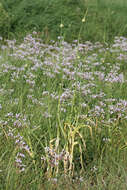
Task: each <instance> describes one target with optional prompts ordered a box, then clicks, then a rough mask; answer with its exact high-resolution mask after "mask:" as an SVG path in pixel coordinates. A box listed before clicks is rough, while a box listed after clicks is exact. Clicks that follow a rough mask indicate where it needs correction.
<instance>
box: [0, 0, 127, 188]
mask: <svg viewBox="0 0 127 190" xmlns="http://www.w3.org/2000/svg"><path fill="white" fill-rule="evenodd" d="M68 2H70V3H71V0H70V1H68ZM83 2H84V3H85V9H84V11H83V12H82V14H81V15H79V17H78V19H79V20H80V22H78V21H79V20H78V19H77V16H76V17H74V18H76V19H77V20H76V22H77V23H78V24H77V25H76V26H75V24H74V22H73V24H74V26H73V27H74V28H73V29H74V30H72V28H68V26H67V25H66V23H68V24H69V22H70V21H69V20H67V19H66V17H59V18H60V19H58V20H57V19H56V18H57V17H55V16H54V18H52V21H53V23H54V28H52V27H53V24H52V26H50V24H49V25H48V28H47V29H48V36H46V35H47V34H45V32H43V31H42V33H40V32H38V31H37V32H36V31H35V32H31V33H29V34H28V35H26V36H25V37H24V39H23V40H21V38H20V37H19V38H18V40H9V39H3V38H1V37H0V190H20V189H22V190H26V189H30V190H36V189H37V190H43V189H51V190H52V189H58V190H61V189H69V190H71V189H76V190H77V189H79V190H80V189H81V190H95V189H97V190H107V189H110V190H117V189H118V190H119V189H121V190H126V189H127V174H126V173H127V161H126V157H127V127H126V126H127V65H126V60H127V53H126V52H127V38H126V37H123V36H122V35H126V14H125V13H126V9H127V3H126V2H125V1H124V0H123V1H122V0H121V1H120V0H116V1H115V3H114V1H113V0H110V1H109V0H107V1H103V0H102V1H101V0H100V1H99V0H91V1H89V0H84V1H82V3H83ZM22 6H23V5H22ZM64 9H65V7H64ZM54 10H55V9H54ZM78 10H79V9H78ZM73 11H74V6H73ZM65 12H66V11H65V10H64V13H65ZM50 14H51V13H50ZM59 14H60V12H59ZM59 14H58V15H57V16H59ZM69 14H71V13H69ZM67 15H68V13H67ZM76 15H77V13H76ZM73 16H74V14H73V15H72V17H71V19H73ZM61 18H62V19H61ZM55 19H56V20H57V21H56V23H55V21H54V20H55ZM45 21H46V20H45ZM48 22H49V20H47V23H48ZM49 23H50V22H49ZM55 24H56V25H55ZM17 27H18V24H17ZM20 29H21V27H19V30H20ZM70 31H71V32H70ZM28 32H29V30H28V31H27V32H26V33H28ZM58 34H59V36H58ZM9 35H10V34H9ZM14 35H15V34H14ZM18 35H19V33H18ZM24 35H25V33H23V29H21V36H24ZM116 35H118V36H116ZM15 37H16V36H15ZM56 38H57V40H56V41H54V40H52V39H56ZM66 40H67V41H66ZM46 42H47V43H46ZM107 42H108V43H107Z"/></svg>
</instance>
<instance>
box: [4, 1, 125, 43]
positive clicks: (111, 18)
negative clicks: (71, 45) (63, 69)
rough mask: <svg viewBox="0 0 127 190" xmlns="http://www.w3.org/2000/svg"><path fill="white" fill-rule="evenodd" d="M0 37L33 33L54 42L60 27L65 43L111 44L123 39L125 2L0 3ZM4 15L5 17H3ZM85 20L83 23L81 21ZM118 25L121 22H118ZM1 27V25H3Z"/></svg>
mask: <svg viewBox="0 0 127 190" xmlns="http://www.w3.org/2000/svg"><path fill="white" fill-rule="evenodd" d="M0 2H1V5H0V7H1V9H2V7H3V10H2V14H1V15H0V26H1V25H4V24H5V23H6V24H5V26H4V27H3V28H2V29H1V30H0V35H5V36H7V35H8V36H9V37H14V35H17V36H18V38H19V37H20V36H22V35H24V34H26V33H28V32H30V31H32V30H33V28H34V29H36V30H37V31H39V32H40V34H41V36H42V37H43V38H44V39H46V40H49V39H51V38H52V39H57V36H59V35H60V33H61V29H60V27H59V26H60V24H61V22H62V23H63V25H64V27H63V28H62V32H63V34H64V36H65V40H66V41H72V39H77V36H78V35H79V33H80V38H81V39H82V40H92V41H102V42H105V41H111V40H113V38H114V36H116V35H121V36H124V35H126V31H127V14H126V10H127V2H126V1H125V0H121V1H119V0H115V1H114V0H111V1H109V0H106V1H104V0H101V1H99V0H91V1H88V0H50V1H48V0H37V1H35V0H27V1H26V0H0ZM5 15H6V16H5ZM84 16H85V17H86V20H85V22H84V23H82V19H83V18H84ZM121 21H122V22H121ZM3 23H4V24H3Z"/></svg>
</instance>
